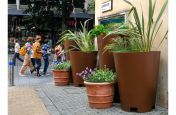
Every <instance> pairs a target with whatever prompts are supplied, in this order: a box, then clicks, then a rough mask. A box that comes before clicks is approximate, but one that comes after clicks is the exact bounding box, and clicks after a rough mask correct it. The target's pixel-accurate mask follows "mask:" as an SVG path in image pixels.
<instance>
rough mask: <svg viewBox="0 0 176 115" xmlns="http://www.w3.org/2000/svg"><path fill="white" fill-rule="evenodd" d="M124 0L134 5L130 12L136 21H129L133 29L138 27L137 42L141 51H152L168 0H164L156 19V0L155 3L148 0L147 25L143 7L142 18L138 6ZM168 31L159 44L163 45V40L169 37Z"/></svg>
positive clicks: (126, 0)
mask: <svg viewBox="0 0 176 115" xmlns="http://www.w3.org/2000/svg"><path fill="white" fill-rule="evenodd" d="M124 1H125V2H126V3H128V4H129V5H131V6H132V8H131V10H130V13H129V14H131V13H132V14H133V17H134V20H135V23H132V22H130V21H129V22H130V25H131V26H132V28H133V29H137V31H136V33H137V34H139V35H140V36H139V39H138V42H137V45H138V46H139V48H140V51H145V52H148V51H151V49H152V47H153V43H154V41H155V39H156V37H157V34H158V32H159V30H160V28H161V25H162V23H163V20H161V17H162V15H163V13H164V11H165V9H166V6H167V4H168V0H166V1H165V2H164V4H163V6H162V8H161V10H160V11H159V14H158V16H157V18H156V20H155V21H154V15H155V13H156V11H155V7H156V0H155V1H154V4H153V3H152V0H148V1H149V7H148V19H147V25H145V21H146V20H145V19H144V14H143V10H142V7H141V11H142V15H141V18H139V13H138V11H137V9H136V7H135V6H134V5H133V4H132V3H131V2H129V1H128V0H124ZM167 33H168V30H167V31H166V33H165V34H164V36H163V38H162V39H161V41H160V43H159V46H160V45H161V43H162V42H163V40H164V39H165V38H167Z"/></svg>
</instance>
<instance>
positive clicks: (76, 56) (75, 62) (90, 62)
mask: <svg viewBox="0 0 176 115" xmlns="http://www.w3.org/2000/svg"><path fill="white" fill-rule="evenodd" d="M70 62H71V66H72V76H73V85H74V86H80V85H84V81H83V79H82V78H81V77H80V76H78V75H77V73H80V72H82V71H83V70H85V69H86V67H88V68H91V69H94V68H96V63H97V52H96V51H94V52H90V53H85V52H82V51H70Z"/></svg>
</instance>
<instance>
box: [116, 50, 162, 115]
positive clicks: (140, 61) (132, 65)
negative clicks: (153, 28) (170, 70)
mask: <svg viewBox="0 0 176 115" xmlns="http://www.w3.org/2000/svg"><path fill="white" fill-rule="evenodd" d="M114 61H115V66H116V72H117V75H118V85H119V92H120V102H121V107H122V109H123V110H125V111H137V112H148V111H151V110H152V108H154V106H155V98H156V90H157V77H158V71H159V62H160V52H159V51H152V52H140V53H114Z"/></svg>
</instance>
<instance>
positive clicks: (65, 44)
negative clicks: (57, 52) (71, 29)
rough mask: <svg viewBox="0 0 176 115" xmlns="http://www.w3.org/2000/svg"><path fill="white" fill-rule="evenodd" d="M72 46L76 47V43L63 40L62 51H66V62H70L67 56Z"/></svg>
mask: <svg viewBox="0 0 176 115" xmlns="http://www.w3.org/2000/svg"><path fill="white" fill-rule="evenodd" d="M73 46H77V45H76V43H75V42H74V41H73V40H65V41H64V50H65V51H66V55H65V57H66V60H70V55H69V51H68V50H70V49H72V48H73ZM67 51H68V52H67Z"/></svg>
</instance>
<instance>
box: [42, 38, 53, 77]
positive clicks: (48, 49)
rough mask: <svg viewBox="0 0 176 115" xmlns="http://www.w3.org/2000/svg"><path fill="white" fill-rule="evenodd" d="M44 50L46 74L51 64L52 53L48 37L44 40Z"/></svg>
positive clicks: (44, 72) (44, 70)
mask: <svg viewBox="0 0 176 115" xmlns="http://www.w3.org/2000/svg"><path fill="white" fill-rule="evenodd" d="M42 52H43V55H42V56H43V60H44V69H43V75H46V72H47V69H48V66H49V55H50V54H51V48H50V46H49V45H48V39H45V40H44V44H43V45H42Z"/></svg>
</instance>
